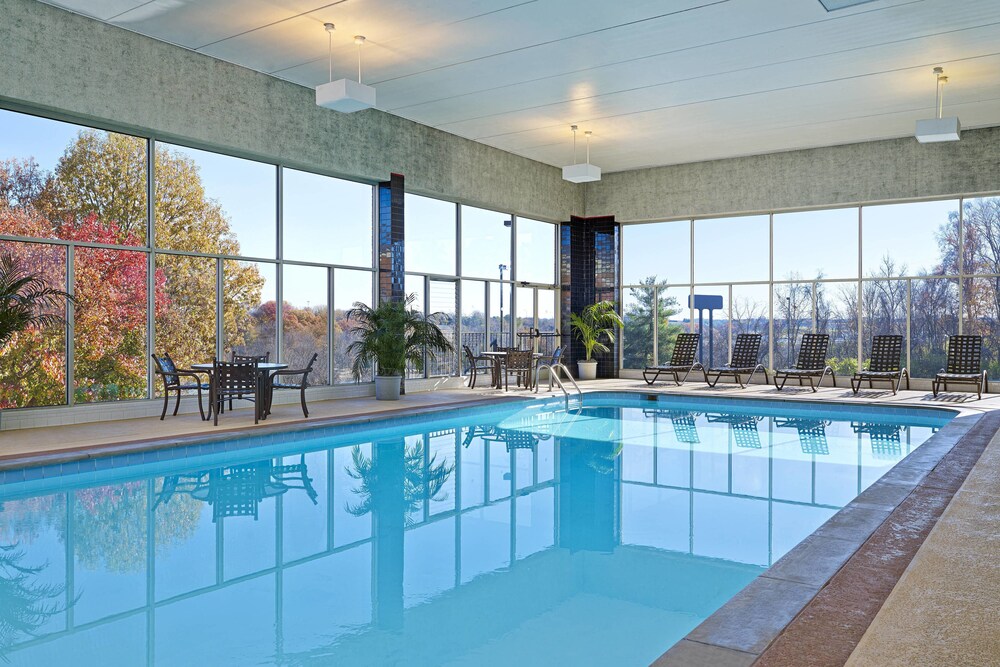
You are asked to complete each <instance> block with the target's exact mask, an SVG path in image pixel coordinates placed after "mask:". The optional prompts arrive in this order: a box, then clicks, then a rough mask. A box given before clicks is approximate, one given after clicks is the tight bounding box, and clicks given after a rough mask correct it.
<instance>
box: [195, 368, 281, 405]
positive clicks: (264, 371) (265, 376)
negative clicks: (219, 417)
mask: <svg viewBox="0 0 1000 667" xmlns="http://www.w3.org/2000/svg"><path fill="white" fill-rule="evenodd" d="M213 368H214V366H213V365H212V364H210V363H209V364H191V369H192V370H195V371H199V372H201V373H208V375H209V376H211V375H212V369H213ZM286 368H288V364H277V363H273V362H270V361H262V362H260V363H258V364H257V374H258V382H259V383H260V387H261V405H259V406H254V407H255V408H256V409H257V410H259V412H260V418H261V419H267V416H268V415H269V414H271V403H270V401H269V400H268V399H269V398H270V396H271V392H270V391H268V390H269V389H270V388H271V373H273V372H274V371H282V370H285V369H286ZM212 407H213V409H214V406H212Z"/></svg>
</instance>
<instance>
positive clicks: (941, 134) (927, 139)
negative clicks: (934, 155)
mask: <svg viewBox="0 0 1000 667" xmlns="http://www.w3.org/2000/svg"><path fill="white" fill-rule="evenodd" d="M933 71H934V79H935V85H936V87H937V98H936V99H935V114H936V117H935V118H932V119H930V120H918V121H917V132H916V137H917V141H919V142H920V143H922V144H930V143H934V142H938V141H958V140H959V139H960V138H961V136H960V135H961V133H962V126H961V124H960V123H959V122H958V116H950V117H948V118H942V117H941V116H942V115H943V112H944V84H946V83H948V77H946V76H945V75H944V68H943V67H935V68H934V70H933Z"/></svg>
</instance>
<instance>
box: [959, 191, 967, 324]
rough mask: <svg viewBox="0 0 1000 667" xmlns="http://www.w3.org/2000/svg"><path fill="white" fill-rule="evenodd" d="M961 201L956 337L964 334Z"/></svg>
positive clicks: (963, 244)
mask: <svg viewBox="0 0 1000 667" xmlns="http://www.w3.org/2000/svg"><path fill="white" fill-rule="evenodd" d="M962 202H963V200H962V199H961V198H959V200H958V335H959V336H961V335H962V334H963V333H964V330H965V325H964V320H965V317H963V314H964V313H965V221H964V215H963V210H962V208H963V207H962Z"/></svg>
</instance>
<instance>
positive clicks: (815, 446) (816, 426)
mask: <svg viewBox="0 0 1000 667" xmlns="http://www.w3.org/2000/svg"><path fill="white" fill-rule="evenodd" d="M831 423H832V422H829V421H825V420H823V419H802V418H800V417H789V418H787V419H780V418H776V419H775V420H774V425H775V426H776V427H777V428H794V429H795V430H796V431H798V432H799V445H800V446H801V447H802V453H803V454H820V455H823V456H826V455H827V454H829V453H830V444H829V443H828V442H827V440H826V427H827V426H829V425H830V424H831Z"/></svg>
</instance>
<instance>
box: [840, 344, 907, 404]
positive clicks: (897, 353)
mask: <svg viewBox="0 0 1000 667" xmlns="http://www.w3.org/2000/svg"><path fill="white" fill-rule="evenodd" d="M902 358H903V337H902V336H900V335H897V334H883V335H879V336H873V337H872V353H871V356H870V357H869V358H868V368H864V369H862V370H859V371H858V372H857V373H855V374H854V375H853V376H851V390H852V391H853V392H854V393H855V394H857V393H858V392H859V391H860V390H861V383H862V382H867V383H868V388H869V389H874V386H873V384H872V383H873V382H888V383H889V386H890V388H891V389H892V393H893V395H895V394H896V392H897V391H899V385H900V384H902V382H903V380H904V379H905V380H906V388H907V389H909V388H910V374H909V372H907V370H906V368H905V367H904V366H903V363H902Z"/></svg>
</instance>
